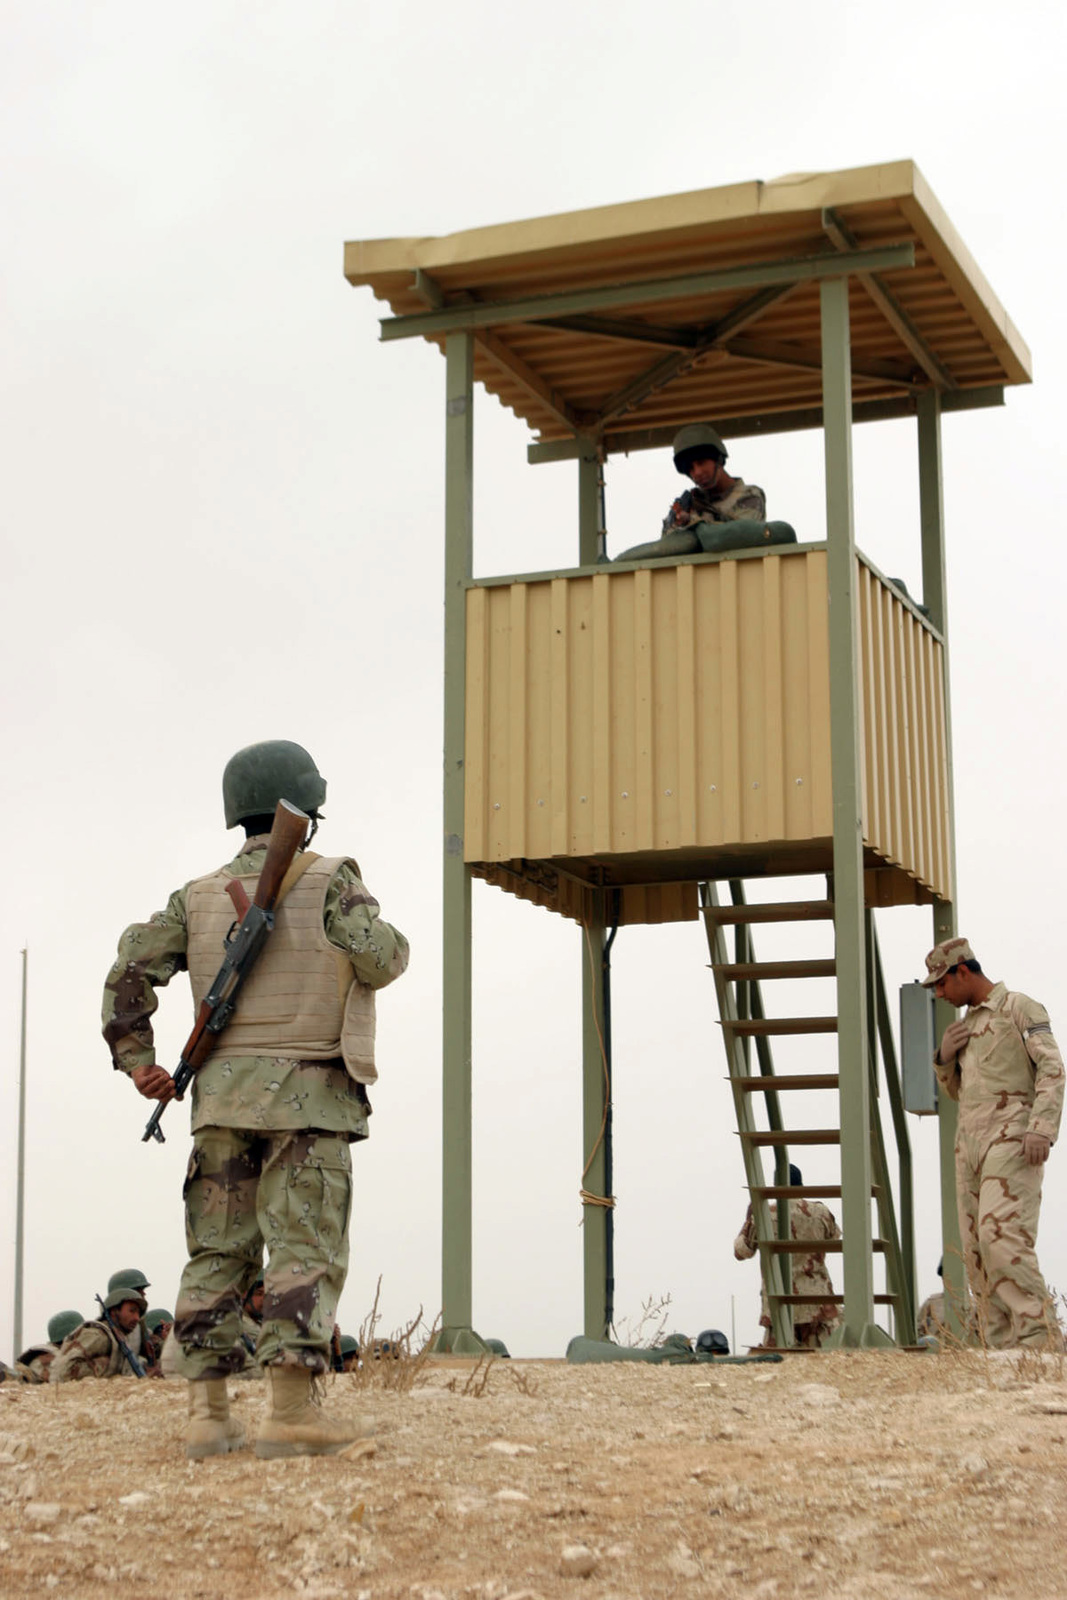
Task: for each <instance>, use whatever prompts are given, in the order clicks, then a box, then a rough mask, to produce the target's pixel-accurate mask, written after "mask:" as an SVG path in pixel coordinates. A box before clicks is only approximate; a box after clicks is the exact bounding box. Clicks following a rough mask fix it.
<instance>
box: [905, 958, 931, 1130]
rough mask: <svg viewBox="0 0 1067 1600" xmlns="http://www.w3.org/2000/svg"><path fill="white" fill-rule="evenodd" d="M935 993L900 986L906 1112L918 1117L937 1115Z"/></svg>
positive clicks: (915, 985) (911, 985) (916, 985)
mask: <svg viewBox="0 0 1067 1600" xmlns="http://www.w3.org/2000/svg"><path fill="white" fill-rule="evenodd" d="M934 1005H935V1000H934V991H933V990H932V989H924V988H923V986H922V984H921V983H902V984H901V986H900V1060H901V1070H902V1074H903V1079H904V1109H905V1111H912V1112H914V1114H915V1115H916V1116H917V1117H928V1116H932V1115H933V1114H934V1113H935V1112H936V1111H937V1077H936V1075H935V1073H934V1052H935V1050H936V1049H937V1045H936V1042H935V1039H934Z"/></svg>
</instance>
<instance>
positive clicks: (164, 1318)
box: [144, 1306, 174, 1333]
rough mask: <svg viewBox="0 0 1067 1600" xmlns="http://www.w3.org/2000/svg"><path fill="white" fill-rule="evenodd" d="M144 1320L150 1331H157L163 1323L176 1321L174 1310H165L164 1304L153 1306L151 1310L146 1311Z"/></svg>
mask: <svg viewBox="0 0 1067 1600" xmlns="http://www.w3.org/2000/svg"><path fill="white" fill-rule="evenodd" d="M144 1320H145V1323H146V1325H147V1328H148V1331H149V1333H155V1331H156V1329H157V1328H158V1327H159V1326H160V1324H161V1323H164V1322H173V1321H174V1312H173V1311H165V1310H164V1309H163V1307H162V1306H153V1308H152V1310H151V1311H146V1312H145V1314H144Z"/></svg>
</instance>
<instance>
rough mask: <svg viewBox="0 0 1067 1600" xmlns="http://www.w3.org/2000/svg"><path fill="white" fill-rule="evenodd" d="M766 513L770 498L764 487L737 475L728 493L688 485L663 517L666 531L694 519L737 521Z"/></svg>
mask: <svg viewBox="0 0 1067 1600" xmlns="http://www.w3.org/2000/svg"><path fill="white" fill-rule="evenodd" d="M766 515H767V501H766V498H765V496H764V493H763V490H762V489H757V488H756V485H755V484H754V483H745V482H744V481H743V480H742V479H741V478H735V479H734V481H733V485H732V487H731V488H729V489H728V490H727V491H726V493H725V494H722V495H713V494H709V493H708V491H707V490H706V489H698V488H695V487H694V488H692V489H687V490H686V491H685V493H684V494H682V495H679V496H678V499H677V500H675V502H674V504H673V505H672V506H671V509H670V510H669V511H668V512H667V515H666V516H665V517H664V519H663V531H664V533H673V532H674V531H675V529H676V528H686V527H688V526H689V525H690V523H693V522H737V521H739V520H740V519H741V518H742V517H752V518H754V519H755V520H756V521H757V522H762V521H763V519H764V518H765V517H766Z"/></svg>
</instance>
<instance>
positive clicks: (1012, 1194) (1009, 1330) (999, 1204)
mask: <svg viewBox="0 0 1067 1600" xmlns="http://www.w3.org/2000/svg"><path fill="white" fill-rule="evenodd" d="M994 1118H996V1120H994ZM998 1124H999V1125H998ZM1025 1132H1026V1116H1025V1115H1024V1116H1022V1117H1019V1116H1014V1117H1012V1118H1011V1119H1010V1120H1009V1121H1008V1122H1006V1123H1005V1122H1004V1119H1003V1113H1000V1115H999V1117H997V1116H996V1113H995V1112H994V1111H993V1109H992V1108H990V1109H989V1110H982V1109H978V1110H971V1111H970V1113H969V1115H968V1114H966V1113H962V1114H961V1116H960V1121H959V1131H958V1133H957V1137H956V1198H957V1204H958V1207H959V1217H960V1238H961V1241H962V1244H963V1256H964V1262H965V1264H966V1268H967V1282H968V1286H969V1287H970V1291H971V1294H972V1296H973V1297H974V1307H975V1319H976V1322H977V1324H978V1329H979V1334H980V1337H981V1338H982V1340H983V1342H984V1343H985V1344H986V1345H988V1346H989V1347H990V1349H993V1350H1002V1349H1007V1348H1010V1347H1011V1346H1013V1345H1017V1344H1024V1343H1032V1344H1038V1345H1041V1344H1044V1343H1045V1342H1046V1341H1047V1340H1048V1338H1049V1334H1050V1329H1054V1328H1055V1316H1054V1313H1053V1310H1052V1301H1051V1297H1050V1296H1049V1292H1048V1290H1047V1288H1046V1287H1045V1280H1044V1278H1042V1276H1041V1270H1040V1268H1039V1267H1038V1264H1037V1252H1036V1249H1035V1246H1036V1244H1037V1221H1038V1213H1039V1211H1040V1208H1041V1182H1042V1179H1043V1177H1044V1174H1045V1169H1044V1167H1043V1166H1040V1167H1032V1166H1030V1165H1029V1164H1028V1163H1027V1161H1026V1158H1025V1157H1024V1155H1023V1153H1022V1147H1023V1135H1024V1134H1025ZM1053 1338H1055V1335H1054V1334H1053Z"/></svg>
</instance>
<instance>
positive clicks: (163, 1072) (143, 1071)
mask: <svg viewBox="0 0 1067 1600" xmlns="http://www.w3.org/2000/svg"><path fill="white" fill-rule="evenodd" d="M130 1077H131V1078H132V1079H133V1081H134V1083H135V1084H136V1085H137V1092H138V1093H139V1094H143V1095H144V1097H145V1099H146V1100H161V1101H162V1102H163V1104H164V1105H166V1104H167V1102H168V1100H173V1099H174V1079H173V1078H172V1077H171V1075H170V1073H169V1072H168V1071H167V1069H166V1067H134V1069H133V1071H132V1072H131V1073H130Z"/></svg>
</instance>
